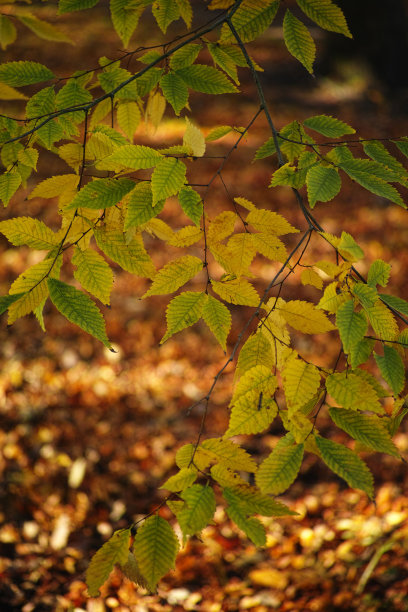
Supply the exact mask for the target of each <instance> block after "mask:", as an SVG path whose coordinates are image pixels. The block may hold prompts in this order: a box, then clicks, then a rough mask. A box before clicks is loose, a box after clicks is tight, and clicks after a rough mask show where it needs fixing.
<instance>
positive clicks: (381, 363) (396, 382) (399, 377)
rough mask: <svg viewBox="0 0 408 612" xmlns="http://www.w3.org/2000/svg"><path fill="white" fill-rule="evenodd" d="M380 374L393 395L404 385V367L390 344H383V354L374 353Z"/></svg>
mask: <svg viewBox="0 0 408 612" xmlns="http://www.w3.org/2000/svg"><path fill="white" fill-rule="evenodd" d="M374 358H375V360H376V362H377V365H378V367H379V368H380V372H381V375H382V376H383V378H384V380H385V381H386V382H387V383H388V384H389V385H390V387H391V389H392V390H393V392H394V394H395V395H398V393H401V391H402V390H403V388H404V386H405V367H404V362H403V361H402V359H401V356H400V355H399V353H398V352H397V351H396V349H395V348H393V347H392V346H387V345H386V344H385V345H384V355H383V356H381V355H376V354H375V355H374Z"/></svg>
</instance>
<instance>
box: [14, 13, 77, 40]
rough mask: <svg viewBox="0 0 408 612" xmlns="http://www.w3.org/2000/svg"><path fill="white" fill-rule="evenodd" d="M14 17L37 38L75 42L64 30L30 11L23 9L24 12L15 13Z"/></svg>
mask: <svg viewBox="0 0 408 612" xmlns="http://www.w3.org/2000/svg"><path fill="white" fill-rule="evenodd" d="M16 17H17V19H18V20H19V21H21V23H23V24H24V25H25V26H27V28H29V29H30V30H31V31H32V32H34V34H36V35H37V36H38V37H39V38H42V39H44V40H51V41H56V42H66V43H70V44H71V45H73V44H75V43H74V41H73V40H72V39H71V38H70V37H69V36H67V35H66V34H64V32H61V30H59V29H58V28H56V27H55V26H53V25H52V24H51V23H48V22H47V21H44V20H43V19H38V17H35V16H34V15H33V14H32V13H29V12H27V11H24V13H22V14H21V15H18V14H17V15H16Z"/></svg>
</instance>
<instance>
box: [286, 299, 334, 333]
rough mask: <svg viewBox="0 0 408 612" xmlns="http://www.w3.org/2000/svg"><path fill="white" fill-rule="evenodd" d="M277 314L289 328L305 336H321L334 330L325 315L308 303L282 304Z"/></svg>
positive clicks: (300, 301)
mask: <svg viewBox="0 0 408 612" xmlns="http://www.w3.org/2000/svg"><path fill="white" fill-rule="evenodd" d="M279 312H280V314H281V315H282V317H283V318H284V319H285V321H287V323H289V325H290V326H291V327H294V328H295V329H298V330H299V331H302V332H303V333H305V334H323V333H325V332H327V331H331V330H332V329H335V327H334V325H333V324H332V323H331V322H330V320H329V319H328V318H327V317H326V315H325V314H324V313H323V312H320V311H319V310H317V309H316V307H315V306H314V305H313V304H311V303H310V302H305V301H302V300H291V301H289V302H286V303H285V304H283V305H282V306H281V307H280V308H279Z"/></svg>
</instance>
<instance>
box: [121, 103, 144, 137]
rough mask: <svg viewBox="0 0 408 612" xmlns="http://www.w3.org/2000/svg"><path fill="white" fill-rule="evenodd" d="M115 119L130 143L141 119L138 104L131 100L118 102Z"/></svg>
mask: <svg viewBox="0 0 408 612" xmlns="http://www.w3.org/2000/svg"><path fill="white" fill-rule="evenodd" d="M116 117H117V119H118V125H119V127H120V129H121V130H122V132H124V133H125V134H126V136H127V137H128V138H129V140H130V141H132V140H133V137H134V135H135V132H136V130H137V128H138V126H139V123H140V119H141V114H140V108H139V106H138V104H137V103H136V102H133V101H132V100H120V102H119V104H118V107H117V110H116Z"/></svg>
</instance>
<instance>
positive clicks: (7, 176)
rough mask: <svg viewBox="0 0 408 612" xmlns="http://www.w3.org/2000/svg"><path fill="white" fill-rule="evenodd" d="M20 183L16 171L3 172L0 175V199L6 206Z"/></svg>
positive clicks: (19, 177)
mask: <svg viewBox="0 0 408 612" xmlns="http://www.w3.org/2000/svg"><path fill="white" fill-rule="evenodd" d="M20 185H21V176H20V175H19V174H18V173H17V172H5V173H4V174H2V175H1V176H0V200H1V201H2V202H3V205H4V206H7V205H8V203H9V202H10V200H11V198H12V197H13V195H14V194H15V193H16V191H17V189H18V188H19V187H20Z"/></svg>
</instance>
